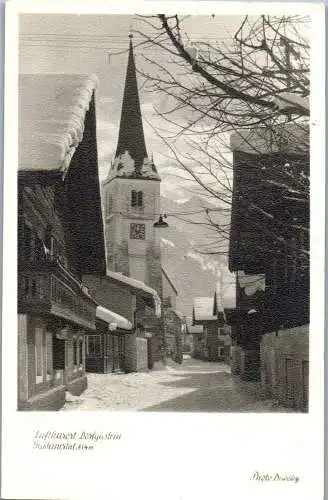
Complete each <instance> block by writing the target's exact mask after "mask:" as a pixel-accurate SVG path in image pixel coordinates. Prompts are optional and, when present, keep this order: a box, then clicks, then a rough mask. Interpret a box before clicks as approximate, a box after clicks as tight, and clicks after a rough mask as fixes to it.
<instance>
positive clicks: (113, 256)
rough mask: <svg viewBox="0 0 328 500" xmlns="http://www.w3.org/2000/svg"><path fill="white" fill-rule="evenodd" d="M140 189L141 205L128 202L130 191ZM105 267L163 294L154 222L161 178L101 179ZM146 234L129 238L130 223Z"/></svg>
mask: <svg viewBox="0 0 328 500" xmlns="http://www.w3.org/2000/svg"><path fill="white" fill-rule="evenodd" d="M132 190H135V191H142V193H143V206H142V207H132V206H131V192H132ZM102 194H103V196H102V199H103V204H104V207H103V209H104V214H105V217H104V218H105V224H106V230H105V234H106V253H107V267H108V268H109V269H112V270H114V271H117V272H122V273H123V274H125V275H127V276H130V277H132V278H135V279H137V280H140V281H143V282H145V283H146V284H148V285H149V286H151V287H153V288H155V290H157V292H158V293H159V294H160V295H161V294H162V276H161V255H160V238H159V234H158V231H157V230H156V229H155V228H154V227H153V223H154V221H155V220H157V219H158V216H159V210H160V182H158V181H153V180H146V179H124V178H115V179H112V180H111V181H110V182H105V183H103V193H102ZM132 223H135V224H144V225H145V235H144V239H142V238H131V224H132Z"/></svg>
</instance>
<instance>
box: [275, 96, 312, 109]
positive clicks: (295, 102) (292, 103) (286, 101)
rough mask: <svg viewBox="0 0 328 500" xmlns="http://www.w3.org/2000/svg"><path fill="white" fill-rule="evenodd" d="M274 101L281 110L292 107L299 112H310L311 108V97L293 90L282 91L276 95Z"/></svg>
mask: <svg viewBox="0 0 328 500" xmlns="http://www.w3.org/2000/svg"><path fill="white" fill-rule="evenodd" d="M274 102H275V105H276V106H277V108H278V109H280V110H289V109H290V110H292V111H294V112H297V111H298V112H299V113H308V112H309V110H310V101H309V98H308V97H303V96H301V95H299V94H295V93H292V92H282V93H281V94H279V95H277V96H276V97H275V100H274Z"/></svg>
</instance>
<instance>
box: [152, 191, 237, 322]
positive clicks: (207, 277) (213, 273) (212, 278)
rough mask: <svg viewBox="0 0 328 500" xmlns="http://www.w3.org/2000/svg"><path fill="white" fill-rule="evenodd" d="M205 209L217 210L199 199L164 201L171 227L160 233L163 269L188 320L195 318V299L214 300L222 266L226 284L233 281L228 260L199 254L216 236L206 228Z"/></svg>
mask: <svg viewBox="0 0 328 500" xmlns="http://www.w3.org/2000/svg"><path fill="white" fill-rule="evenodd" d="M204 207H208V208H212V209H215V205H212V204H210V203H208V202H204V201H203V200H202V199H201V198H198V197H192V198H191V199H190V200H188V201H186V202H184V203H177V202H174V201H173V200H170V199H168V198H164V197H162V198H161V211H162V213H167V214H168V217H167V219H166V220H167V222H168V224H169V227H168V228H165V229H160V230H159V231H160V237H161V251H162V265H163V267H164V269H165V270H166V272H167V273H168V275H169V277H170V278H171V280H172V281H173V283H174V285H175V286H176V288H177V290H178V292H179V295H178V300H177V307H178V309H179V310H180V311H181V312H182V313H183V314H185V315H186V316H190V315H191V312H192V311H191V308H192V300H193V298H194V297H197V296H209V297H212V296H214V291H215V288H216V284H217V282H218V280H219V275H220V269H222V266H225V270H224V276H225V281H227V280H228V281H229V280H230V281H231V280H232V278H231V276H230V275H229V273H228V271H227V268H226V265H225V261H226V259H225V258H223V257H219V256H215V255H202V254H200V253H198V252H197V249H198V248H199V246H200V245H202V244H204V242H205V241H208V242H210V241H211V239H212V240H213V233H212V232H211V231H209V229H208V228H207V227H206V226H205V225H203V224H202V223H203V222H206V216H205V212H204ZM173 214H174V215H173ZM182 219H184V220H182ZM186 220H190V221H191V220H193V221H195V222H197V224H191V223H188V222H185V221H186ZM214 236H215V234H214ZM231 288H232V287H231ZM232 293H233V292H232Z"/></svg>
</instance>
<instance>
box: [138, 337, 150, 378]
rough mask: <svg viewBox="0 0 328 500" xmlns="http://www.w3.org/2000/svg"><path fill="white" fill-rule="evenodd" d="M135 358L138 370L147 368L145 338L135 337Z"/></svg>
mask: <svg viewBox="0 0 328 500" xmlns="http://www.w3.org/2000/svg"><path fill="white" fill-rule="evenodd" d="M136 354H137V355H136V360H137V367H136V370H137V371H138V372H141V371H147V370H148V350H147V339H143V338H140V337H137V338H136Z"/></svg>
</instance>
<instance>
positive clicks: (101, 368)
mask: <svg viewBox="0 0 328 500" xmlns="http://www.w3.org/2000/svg"><path fill="white" fill-rule="evenodd" d="M108 302H109V301H108ZM132 332H133V325H132V323H131V322H130V321H128V320H127V319H126V318H124V317H123V316H120V315H119V314H117V313H114V312H113V311H111V310H109V309H106V308H105V307H103V306H98V307H97V309H96V332H94V333H92V334H88V335H87V337H86V345H85V366H86V371H87V372H93V373H111V372H119V371H124V370H125V349H124V348H125V339H124V337H125V335H127V334H129V333H130V334H131V333H132Z"/></svg>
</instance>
